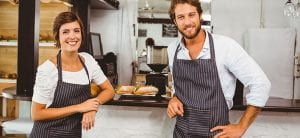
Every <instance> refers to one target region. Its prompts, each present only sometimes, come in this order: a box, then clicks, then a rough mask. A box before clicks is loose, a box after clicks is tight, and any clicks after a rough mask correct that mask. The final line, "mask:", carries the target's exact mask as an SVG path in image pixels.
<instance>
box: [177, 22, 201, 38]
mask: <svg viewBox="0 0 300 138" xmlns="http://www.w3.org/2000/svg"><path fill="white" fill-rule="evenodd" d="M178 30H179V29H178ZM200 31H201V25H199V26H198V27H197V28H196V31H195V33H194V34H191V35H186V34H185V33H184V32H183V31H181V30H179V32H180V33H181V35H182V36H183V37H184V38H186V39H193V38H195V37H196V36H197V35H198V34H199V32H200Z"/></svg>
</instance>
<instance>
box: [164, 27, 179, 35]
mask: <svg viewBox="0 0 300 138" xmlns="http://www.w3.org/2000/svg"><path fill="white" fill-rule="evenodd" d="M162 37H178V30H177V27H176V25H175V24H162Z"/></svg>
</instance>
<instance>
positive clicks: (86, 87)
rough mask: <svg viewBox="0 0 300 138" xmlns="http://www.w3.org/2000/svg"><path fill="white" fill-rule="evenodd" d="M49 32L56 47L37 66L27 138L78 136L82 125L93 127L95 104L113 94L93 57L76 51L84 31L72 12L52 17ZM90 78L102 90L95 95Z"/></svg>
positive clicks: (96, 107) (100, 102)
mask: <svg viewBox="0 0 300 138" xmlns="http://www.w3.org/2000/svg"><path fill="white" fill-rule="evenodd" d="M53 35H54V38H55V40H56V46H57V47H58V48H60V50H59V52H58V54H57V56H56V57H55V58H52V59H49V60H47V61H45V62H44V63H43V64H41V65H40V66H39V68H38V72H37V75H36V81H35V86H34V94H33V97H32V107H31V110H32V111H31V112H32V120H33V121H34V125H33V129H32V132H31V134H30V137H31V138H54V137H64V138H69V137H72V138H73V137H81V130H82V128H83V129H85V130H89V129H91V128H92V127H93V126H94V121H95V115H96V112H97V110H98V108H99V106H100V105H101V104H103V103H105V102H107V101H109V100H110V99H111V98H112V97H113V96H114V89H113V87H112V85H111V84H110V82H109V81H108V80H107V78H106V76H105V75H104V74H103V72H102V70H101V69H100V67H99V65H98V64H97V62H96V61H95V60H94V58H93V57H92V56H91V55H89V54H88V53H84V52H82V53H78V49H79V47H80V45H81V43H82V40H83V39H84V34H83V25H82V22H81V20H80V19H79V17H78V16H77V15H76V14H74V13H72V12H63V13H60V14H59V15H58V16H57V17H56V18H55V20H54V25H53ZM91 81H93V82H94V83H96V84H97V85H99V87H100V88H101V90H102V92H101V93H100V94H99V95H98V96H97V97H95V98H92V97H91V96H90V93H91V92H90V82H91Z"/></svg>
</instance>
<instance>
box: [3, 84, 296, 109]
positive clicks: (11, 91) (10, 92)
mask: <svg viewBox="0 0 300 138" xmlns="http://www.w3.org/2000/svg"><path fill="white" fill-rule="evenodd" d="M2 94H3V97H5V98H10V99H18V100H26V101H31V97H30V96H21V95H16V87H15V86H13V87H9V88H5V89H3V93H2ZM168 101H169V100H168V98H165V97H161V98H157V97H155V96H138V95H117V97H115V98H114V99H113V100H112V101H109V102H107V103H106V105H117V106H142V107H161V108H166V107H167V106H168ZM246 107H247V106H246V104H245V100H244V105H234V106H233V108H232V110H245V109H246ZM263 111H276V112H300V99H296V100H293V99H282V98H274V97H270V98H269V100H268V102H267V104H266V106H265V107H264V108H263Z"/></svg>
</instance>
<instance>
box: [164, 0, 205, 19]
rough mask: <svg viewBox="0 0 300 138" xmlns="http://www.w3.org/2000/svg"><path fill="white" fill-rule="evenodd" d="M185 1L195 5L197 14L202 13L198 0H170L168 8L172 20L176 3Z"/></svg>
mask: <svg viewBox="0 0 300 138" xmlns="http://www.w3.org/2000/svg"><path fill="white" fill-rule="evenodd" d="M185 3H187V4H189V5H192V6H194V7H196V9H197V12H198V14H199V16H200V15H201V14H202V8H201V3H200V2H199V0H172V1H171V6H170V9H169V15H170V18H171V20H172V21H174V20H175V8H176V6H177V4H185Z"/></svg>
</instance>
